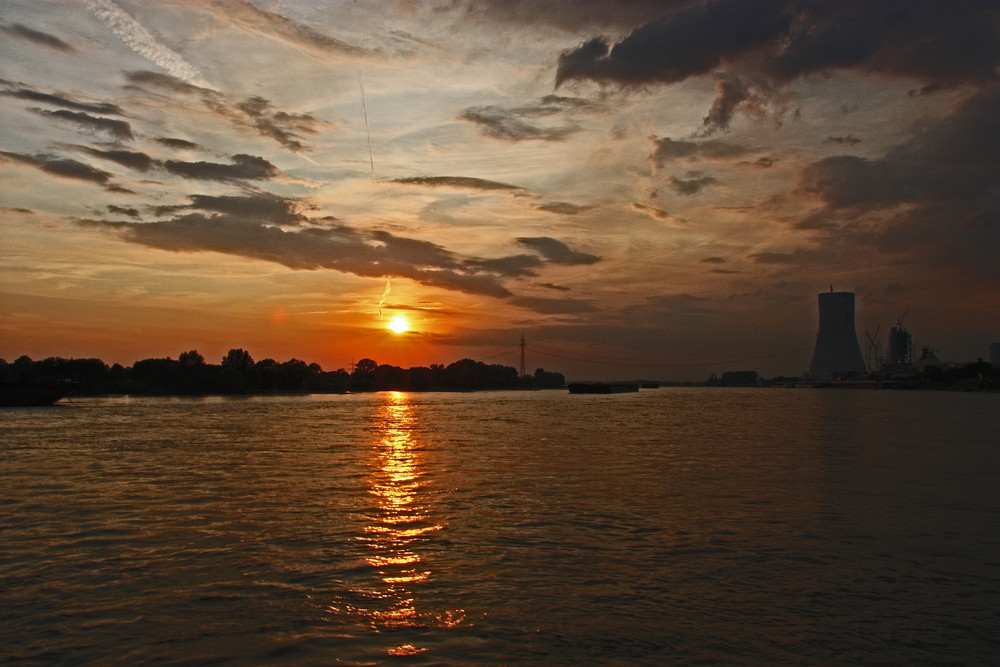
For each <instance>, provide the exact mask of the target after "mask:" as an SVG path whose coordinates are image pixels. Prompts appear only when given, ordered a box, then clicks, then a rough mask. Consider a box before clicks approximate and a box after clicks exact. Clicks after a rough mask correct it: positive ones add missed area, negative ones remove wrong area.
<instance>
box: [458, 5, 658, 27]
mask: <svg viewBox="0 0 1000 667" xmlns="http://www.w3.org/2000/svg"><path fill="white" fill-rule="evenodd" d="M669 4H672V0H666V2H649V1H648V0H616V2H608V1H607V0H560V1H559V2H538V0H505V1H504V2H496V0H466V1H465V2H463V3H462V4H461V5H460V7H461V10H462V11H464V12H465V14H466V19H467V20H469V21H473V22H477V23H485V24H487V25H489V26H490V28H491V29H494V30H495V27H494V26H495V24H496V23H497V22H505V23H512V24H515V25H527V26H532V27H536V26H538V25H546V26H554V27H556V28H559V29H562V30H565V31H568V32H573V33H578V32H579V31H581V30H584V29H587V28H590V27H599V28H607V27H611V28H616V29H617V28H620V27H623V26H631V25H635V24H636V23H637V22H639V23H642V22H645V21H648V20H649V19H651V18H654V17H656V16H658V15H660V14H662V13H663V11H664V9H663V8H664V7H665V6H668V5H669Z"/></svg>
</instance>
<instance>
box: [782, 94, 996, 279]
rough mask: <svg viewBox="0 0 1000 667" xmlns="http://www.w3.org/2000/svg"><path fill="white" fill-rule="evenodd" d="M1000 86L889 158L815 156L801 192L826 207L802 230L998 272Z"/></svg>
mask: <svg viewBox="0 0 1000 667" xmlns="http://www.w3.org/2000/svg"><path fill="white" fill-rule="evenodd" d="M998 117H1000V86H997V87H994V88H993V89H992V90H990V91H989V92H984V93H980V94H975V95H972V96H970V97H969V98H967V99H966V100H964V101H963V102H961V103H959V104H958V105H957V106H955V107H954V108H953V109H952V111H951V113H950V114H949V115H948V116H946V117H944V118H941V119H938V120H937V121H934V122H927V123H925V124H924V125H923V126H922V127H921V129H920V130H919V131H918V132H916V133H915V134H914V135H913V136H912V137H911V138H910V139H908V140H907V141H905V142H903V143H902V144H900V145H898V146H896V147H894V148H893V149H891V150H890V151H888V152H887V153H886V154H885V155H884V156H882V157H880V158H864V157H858V156H853V155H839V156H834V157H829V158H825V159H823V160H819V161H817V162H814V163H812V164H810V165H808V166H807V167H806V168H805V169H803V171H802V173H801V175H800V182H799V191H800V192H802V193H806V194H809V195H812V196H815V197H817V198H818V199H819V200H820V202H821V203H822V207H821V208H820V209H818V210H816V211H814V212H813V213H812V214H810V215H808V216H806V217H804V218H802V219H801V220H800V221H799V222H798V223H797V226H798V227H799V228H800V229H804V230H810V231H813V232H818V233H820V234H825V235H826V237H827V238H836V239H839V240H846V241H851V240H852V239H853V240H854V241H855V242H857V243H859V244H865V245H870V244H873V243H874V244H875V245H876V246H877V247H878V248H879V249H880V250H882V251H884V252H887V253H900V252H906V253H917V254H919V255H920V258H921V260H922V261H925V262H929V263H931V264H932V265H946V266H951V267H958V268H961V269H963V270H978V271H984V272H986V273H988V274H990V275H997V271H998V267H1000V263H998V262H996V257H997V256H1000V133H998V132H997V131H996V118H998Z"/></svg>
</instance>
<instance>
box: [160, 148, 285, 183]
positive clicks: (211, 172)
mask: <svg viewBox="0 0 1000 667" xmlns="http://www.w3.org/2000/svg"><path fill="white" fill-rule="evenodd" d="M230 159H231V160H232V164H220V163H218V162H182V161H180V160H167V161H166V162H164V163H163V166H164V167H165V168H166V170H167V171H169V172H170V173H172V174H176V175H178V176H183V177H184V178H194V179H200V180H204V181H241V180H251V181H253V180H263V179H269V178H274V177H275V176H277V175H278V173H279V172H278V168H277V167H275V166H274V165H273V164H271V163H270V162H268V161H267V160H265V159H264V158H262V157H257V156H255V155H245V154H238V155H234V156H232V157H231V158H230Z"/></svg>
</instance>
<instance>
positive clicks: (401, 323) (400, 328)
mask: <svg viewBox="0 0 1000 667" xmlns="http://www.w3.org/2000/svg"><path fill="white" fill-rule="evenodd" d="M386 326H387V327H389V330H390V331H393V332H395V333H398V334H400V333H403V332H404V331H409V330H410V323H409V322H407V321H406V318H405V317H402V316H397V317H394V318H392V320H391V321H390V322H389V324H387V325H386Z"/></svg>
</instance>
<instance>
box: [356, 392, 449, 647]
mask: <svg viewBox="0 0 1000 667" xmlns="http://www.w3.org/2000/svg"><path fill="white" fill-rule="evenodd" d="M379 396H380V398H381V399H382V403H381V405H379V406H378V407H377V409H376V415H375V422H374V429H375V438H374V440H373V442H372V444H371V460H370V469H371V474H370V476H369V480H368V494H369V496H370V497H371V498H372V499H373V501H374V505H373V508H372V510H371V512H370V513H368V515H367V516H366V519H367V523H366V524H365V526H364V527H363V536H362V537H361V538H360V539H361V541H362V542H363V543H364V545H365V546H366V547H367V554H366V555H365V562H366V563H367V564H368V565H369V566H370V567H372V568H373V570H374V572H375V576H376V577H377V581H378V582H379V585H378V587H377V588H378V590H377V591H369V592H368V593H369V596H370V599H371V600H372V602H373V607H375V608H373V609H370V610H369V611H368V612H367V614H366V616H367V618H368V621H369V623H370V624H371V625H372V626H373V628H374V629H376V630H382V629H391V628H396V629H401V628H427V627H437V628H441V627H453V626H455V625H457V624H459V623H461V622H462V619H464V613H463V612H462V611H461V610H452V611H446V612H443V613H435V612H434V611H432V610H422V609H419V608H418V606H419V604H418V603H419V599H420V595H419V593H420V591H419V586H420V585H423V584H426V583H427V581H428V579H429V578H430V577H431V575H432V571H431V565H430V564H429V563H427V562H426V561H425V560H424V559H423V558H422V557H421V549H420V548H419V547H420V546H421V543H422V542H423V541H424V540H426V539H427V536H428V534H431V533H433V532H435V531H439V530H441V528H442V526H441V525H440V524H439V523H437V522H435V520H434V517H433V515H432V512H431V508H430V507H429V506H428V505H427V504H426V499H425V495H426V494H423V493H422V492H423V491H424V489H423V481H422V480H423V478H424V477H425V475H426V473H425V470H424V462H423V461H422V459H421V454H420V447H419V442H418V441H417V436H416V434H417V433H418V432H419V424H418V418H417V414H416V410H415V408H414V405H413V399H412V397H411V396H410V395H409V394H406V393H404V392H387V393H384V394H380V395H379ZM423 650H425V649H423V648H420V647H417V646H414V645H413V644H412V643H407V644H403V645H401V646H397V647H395V648H389V649H387V651H388V653H389V654H390V655H414V654H416V653H419V652H422V651H423Z"/></svg>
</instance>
